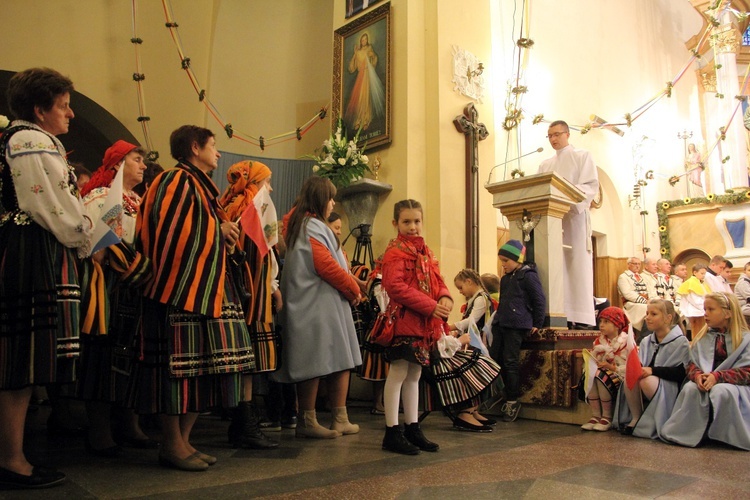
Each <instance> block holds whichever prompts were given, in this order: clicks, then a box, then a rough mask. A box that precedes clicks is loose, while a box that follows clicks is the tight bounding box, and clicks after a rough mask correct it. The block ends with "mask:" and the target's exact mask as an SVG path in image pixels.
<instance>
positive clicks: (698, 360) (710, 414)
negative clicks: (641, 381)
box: [659, 292, 750, 450]
mask: <svg viewBox="0 0 750 500" xmlns="http://www.w3.org/2000/svg"><path fill="white" fill-rule="evenodd" d="M704 307H705V309H706V326H705V327H704V328H703V329H702V330H701V331H699V332H697V333H696V334H695V336H694V338H693V340H692V342H691V343H690V363H689V364H688V367H687V378H688V379H689V382H687V383H686V384H685V385H684V386H683V387H682V390H681V391H680V395H679V396H678V397H677V402H676V403H675V405H674V410H673V411H672V416H671V417H669V420H667V422H666V423H665V424H664V426H663V427H662V431H661V434H660V435H659V437H661V438H662V439H663V440H664V441H668V442H672V443H676V444H680V445H682V446H691V447H695V446H698V445H699V444H700V443H701V442H702V441H703V440H704V439H705V438H709V439H713V440H715V441H721V442H723V443H726V444H728V445H731V446H736V447H737V448H741V449H743V450H750V418H748V415H750V332H748V328H747V324H746V323H745V318H744V316H743V315H742V310H741V309H740V305H739V302H738V301H737V297H735V296H734V295H733V294H731V293H727V292H719V293H710V294H708V295H706V297H705V301H704Z"/></svg>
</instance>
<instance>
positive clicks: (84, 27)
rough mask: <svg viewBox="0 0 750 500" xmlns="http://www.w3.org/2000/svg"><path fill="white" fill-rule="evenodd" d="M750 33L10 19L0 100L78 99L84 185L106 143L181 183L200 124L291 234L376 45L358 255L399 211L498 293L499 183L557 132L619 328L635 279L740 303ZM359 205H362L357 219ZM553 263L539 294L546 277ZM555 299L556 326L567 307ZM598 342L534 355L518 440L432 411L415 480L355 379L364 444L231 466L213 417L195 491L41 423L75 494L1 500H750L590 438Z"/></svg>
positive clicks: (696, 25) (505, 20)
mask: <svg viewBox="0 0 750 500" xmlns="http://www.w3.org/2000/svg"><path fill="white" fill-rule="evenodd" d="M368 3H369V5H368ZM353 5H356V6H357V7H356V8H353ZM748 14H750V0H731V1H726V0H627V1H623V0H619V1H606V2H605V1H602V0H569V1H566V2H559V1H557V2H556V1H552V0H436V1H419V0H375V1H373V0H370V1H369V2H367V1H366V0H365V2H361V1H359V2H357V1H354V2H352V1H351V0H315V1H309V0H308V1H304V2H300V1H299V0H160V1H157V0H132V1H126V0H109V1H105V2H101V1H94V0H83V1H81V0H78V1H73V0H65V1H50V0H3V1H2V2H1V3H0V19H2V20H3V21H5V22H4V23H3V25H4V37H3V38H4V43H3V46H4V50H2V51H0V90H2V91H3V94H4V93H5V88H6V86H7V83H8V80H9V79H10V77H11V76H12V75H13V74H14V73H15V72H17V71H20V70H23V69H26V68H30V67H50V68H54V69H56V70H58V71H60V72H61V73H62V74H64V75H66V76H68V77H69V78H70V79H71V80H72V81H73V82H74V85H75V89H76V92H75V93H74V95H73V96H72V99H71V107H72V109H73V111H74V112H75V114H76V117H75V118H74V119H73V121H72V122H71V126H70V132H69V133H68V134H66V135H63V136H61V138H60V139H61V141H62V142H63V144H64V145H65V147H66V149H67V150H68V152H69V158H68V159H69V160H70V161H76V162H79V163H82V164H84V165H85V166H86V167H87V168H89V169H90V170H92V171H93V170H95V169H96V168H97V167H98V166H99V164H100V162H101V158H102V155H103V153H104V150H105V149H106V148H107V147H109V146H110V145H111V144H112V143H114V142H115V141H116V140H118V139H125V140H127V141H130V142H132V143H134V144H139V145H141V146H143V147H144V148H145V149H146V150H147V151H151V152H155V153H152V159H155V160H156V161H158V162H159V163H160V164H161V165H162V166H163V167H164V168H171V166H172V164H173V163H174V162H173V160H172V159H171V158H170V156H169V135H170V133H171V131H172V130H174V129H176V128H177V127H179V126H181V125H184V124H195V125H199V126H203V127H207V128H209V129H211V130H213V131H214V132H215V134H216V142H217V148H218V150H219V151H220V152H221V154H222V158H221V161H220V168H219V170H218V171H217V172H215V173H214V181H215V182H216V184H217V185H218V186H219V188H222V187H223V186H226V180H225V179H223V177H224V176H225V172H226V168H228V167H229V166H230V165H232V163H234V162H235V161H238V160H240V159H245V158H253V159H261V160H262V161H263V162H265V163H267V164H268V165H269V166H270V167H271V169H272V170H273V172H274V174H273V175H274V196H278V197H279V198H278V199H276V198H275V199H274V201H275V203H276V205H277V209H278V212H279V217H281V215H282V214H284V213H285V212H286V211H287V210H288V209H289V208H290V207H291V204H292V202H293V201H294V198H295V196H296V193H297V191H298V190H299V187H300V185H301V184H302V182H303V181H304V180H305V179H306V178H308V177H309V176H311V175H314V172H313V170H314V168H313V167H314V165H316V162H315V161H312V160H310V158H309V157H310V155H315V154H317V152H318V151H319V150H320V148H321V145H322V144H323V143H324V141H326V140H327V139H329V138H330V137H331V134H332V133H333V132H332V131H334V130H335V127H336V124H337V119H338V118H339V117H343V116H344V114H345V113H346V112H347V111H346V105H347V101H348V100H349V99H350V95H349V94H348V93H350V92H351V89H350V88H349V87H350V86H351V80H350V78H351V76H349V75H347V73H350V72H351V70H348V66H349V59H350V58H351V55H350V51H351V50H352V49H351V47H352V46H353V44H354V43H355V42H357V43H358V41H360V40H361V37H362V33H363V32H366V33H367V34H368V36H369V38H370V40H369V41H370V43H371V44H372V45H373V47H375V51H376V53H377V57H378V60H379V63H382V64H381V66H380V69H379V71H380V72H381V73H380V79H382V85H383V88H382V92H383V95H382V99H383V101H382V103H380V104H381V105H382V110H380V111H379V112H376V111H375V110H374V111H373V117H372V123H371V124H368V126H365V125H364V124H363V123H361V122H359V121H357V122H356V123H355V122H352V123H349V122H347V124H348V125H350V128H351V129H352V130H356V129H357V128H358V127H356V126H355V125H359V127H361V128H362V129H363V130H364V135H363V140H364V141H366V142H364V143H361V145H362V147H363V148H364V152H365V153H366V154H367V156H368V158H369V162H370V171H368V172H367V173H366V174H365V175H364V179H357V180H355V181H354V182H353V183H352V184H351V185H350V186H348V187H344V188H343V189H341V190H340V193H339V197H338V198H337V208H336V210H337V211H338V210H339V209H340V208H341V207H343V209H341V210H340V212H341V216H342V218H343V219H344V228H345V231H344V235H346V234H350V236H352V237H350V238H347V240H346V241H344V248H345V250H346V252H347V254H348V255H350V256H352V255H354V256H356V257H357V259H358V260H359V257H360V254H364V260H366V259H367V257H368V251H369V258H370V259H373V258H375V257H377V256H378V255H380V254H381V253H382V252H383V251H384V249H385V247H386V245H387V243H388V241H389V240H390V239H391V238H393V237H394V236H395V235H396V233H395V230H394V228H393V226H392V224H391V222H392V218H393V214H392V210H391V207H392V206H393V204H394V203H395V202H396V201H398V200H402V199H407V198H410V199H415V200H419V201H420V202H421V203H422V206H423V207H424V229H423V235H424V236H425V240H426V241H427V243H428V244H429V246H430V248H431V249H432V250H433V251H434V253H435V255H436V257H437V258H438V259H439V261H440V266H441V269H442V272H443V274H444V278H445V281H446V283H447V284H448V285H449V287H450V289H451V292H452V293H453V295H454V297H460V294H459V292H458V291H457V290H456V288H455V286H454V285H453V277H454V276H455V275H456V274H457V273H458V272H459V271H460V270H461V269H463V268H466V267H471V268H474V269H476V270H477V271H478V272H479V273H480V274H482V273H496V274H501V273H502V269H501V267H500V264H499V261H498V258H497V253H498V248H499V247H500V246H501V245H502V244H504V243H505V242H507V241H508V240H509V239H511V238H515V239H523V238H524V237H525V236H526V234H527V233H530V231H526V230H525V229H523V228H522V227H521V226H522V224H521V222H522V220H521V219H522V217H523V216H524V213H523V210H522V209H523V208H524V206H522V205H523V203H520V204H519V203H518V200H517V199H516V200H511V201H515V202H516V203H515V205H514V206H515V208H514V209H513V210H509V211H506V210H504V209H503V208H502V207H501V206H500V205H502V204H503V203H504V202H503V203H500V201H499V200H501V198H502V196H503V195H502V194H498V192H499V191H498V190H499V189H500V188H498V187H497V186H500V185H504V183H507V182H509V181H516V182H525V181H524V179H525V178H533V175H534V174H536V173H537V169H538V167H539V165H540V163H541V162H542V161H543V160H545V159H547V158H549V157H552V156H554V154H555V151H554V149H553V148H552V147H551V146H550V143H549V141H548V139H547V134H548V127H549V125H550V123H551V122H553V121H555V120H565V121H566V122H567V123H568V125H569V127H570V143H571V144H572V145H574V146H575V147H576V148H581V149H584V150H587V151H589V152H590V153H591V156H592V157H593V159H594V162H595V164H596V170H597V174H598V179H599V192H598V194H597V195H596V197H595V199H594V200H593V201H592V202H591V208H590V214H591V218H590V229H591V236H590V237H591V247H592V249H593V252H592V266H593V281H594V283H593V289H594V296H595V297H600V298H606V299H608V300H609V302H610V303H611V304H612V305H617V306H619V305H621V297H620V295H619V292H618V289H617V278H618V276H619V275H620V274H621V273H623V272H624V271H625V270H626V269H627V260H628V259H629V258H630V257H638V258H639V259H644V258H652V259H659V258H665V259H668V260H670V261H671V262H672V263H678V262H679V263H684V264H686V265H687V266H688V269H689V268H690V267H691V266H692V265H693V264H696V263H704V264H708V262H709V260H710V259H711V257H712V256H714V255H723V256H724V257H725V258H726V259H728V260H729V261H731V262H732V263H733V265H734V268H733V271H732V275H731V279H730V282H731V283H732V284H733V283H734V282H736V281H737V279H738V278H739V276H740V275H741V274H742V271H743V267H744V265H745V263H746V262H750V231H748V230H746V226H747V224H748V222H750V220H749V217H750V203H749V202H750V186H749V183H748V153H749V152H750V140H749V136H748V130H749V129H750V109H748V107H749V104H750V101H748V99H747V98H748V96H750V31H748V25H749V24H750V17H748ZM347 70H348V71H347ZM373 78H375V77H373ZM746 111H747V112H748V114H747V115H746V113H745V112H746ZM0 114H2V115H9V110H8V107H7V104H6V103H5V102H4V100H3V102H0ZM745 116H748V118H745ZM746 124H747V128H746ZM368 129H369V131H368ZM222 168H223V169H224V170H223V172H222ZM493 186H495V187H493ZM362 192H365V193H366V194H368V195H369V198H368V199H367V201H366V202H356V201H351V198H352V197H353V196H355V195H357V194H360V193H362ZM360 205H367V207H366V208H365V209H364V211H365V212H366V213H364V214H363V213H361V212H359V210H360V209H362V207H361V206H360ZM526 208H530V206H528V207H526ZM530 210H531V212H530V213H528V214H527V215H529V216H530V217H532V218H533V216H534V215H535V214H534V213H533V212H534V209H533V208H530ZM565 210H566V211H567V208H566V209H565ZM560 217H562V215H560ZM363 225H364V226H366V227H367V229H366V230H364V231H363ZM545 227H547V226H545ZM540 229H541V226H540ZM368 231H369V232H368ZM558 236H559V235H558ZM363 243H364V248H363ZM535 247H536V252H537V254H538V255H541V254H542V253H543V252H546V251H547V250H549V248H547V250H545V249H543V248H542V245H541V243H538V244H537V245H535ZM550 248H551V247H550ZM556 251H558V252H560V253H559V256H558V257H545V261H544V265H546V266H547V267H546V268H545V269H544V276H545V277H546V279H553V278H554V275H556V274H559V269H557V268H556V266H558V265H560V263H561V262H560V259H561V258H562V257H561V256H562V253H561V251H562V250H561V249H560V248H557V249H556ZM558 278H559V277H558ZM559 279H560V280H561V278H559ZM557 283H559V281H558V282H557ZM547 284H549V283H547ZM548 290H549V293H550V294H553V295H555V296H556V297H557V299H556V300H558V302H559V303H561V302H560V301H562V300H563V297H562V290H561V289H559V288H555V286H552V285H550V288H548ZM552 302H553V303H554V300H553V301H552ZM458 303H459V301H457V304H458ZM557 312H562V311H557ZM453 316H454V317H453V319H454V320H456V319H459V318H460V313H459V312H458V307H456V308H455V310H454V312H453ZM595 338H596V332H595V331H591V330H583V331H579V330H567V329H565V328H564V325H563V327H562V328H549V329H544V330H542V331H540V332H539V333H538V334H537V335H535V336H533V337H530V338H528V339H527V341H526V342H525V343H524V347H523V349H524V351H523V353H524V354H523V358H522V362H523V364H522V373H523V376H524V377H525V380H526V382H525V384H526V385H525V386H524V388H525V391H526V393H525V395H524V399H522V400H521V401H522V402H523V403H524V406H523V410H522V412H521V415H520V418H519V420H517V421H516V422H512V423H502V422H501V423H498V425H497V427H496V428H495V430H494V431H493V432H492V433H488V434H486V435H484V434H473V433H461V432H455V431H453V430H451V426H450V421H449V420H448V419H447V418H445V417H444V416H443V415H440V414H439V412H433V413H432V414H430V415H429V416H427V418H426V419H425V420H424V422H423V426H424V427H425V429H426V430H429V432H430V436H432V437H434V438H435V439H436V440H439V441H440V443H441V451H440V452H439V453H435V454H431V453H422V454H421V455H420V456H418V457H406V456H396V455H388V454H386V453H384V452H382V451H381V449H380V441H379V440H380V436H381V434H382V427H383V421H382V417H380V416H376V415H371V414H370V413H369V406H370V402H369V400H368V398H370V397H371V395H370V392H369V391H370V387H369V386H367V385H366V384H364V383H363V382H362V381H361V380H359V379H358V378H357V377H356V376H354V375H353V376H352V381H351V385H350V400H351V401H352V409H351V410H350V414H351V416H352V421H357V422H358V423H359V424H360V425H361V426H362V429H363V430H362V432H361V433H360V434H358V435H356V436H347V437H344V438H343V439H337V440H330V441H327V440H326V441H321V442H313V441H315V440H301V439H295V438H294V436H293V433H289V431H287V430H283V431H281V432H279V433H270V434H272V438H273V439H275V440H278V441H279V442H280V444H281V446H280V447H279V449H278V450H274V451H268V452H265V451H263V452H259V451H254V450H235V449H232V448H230V447H229V446H228V445H226V443H225V439H224V436H225V432H226V430H225V428H226V425H227V424H226V422H225V421H223V420H222V419H221V418H220V417H219V416H217V415H210V416H205V417H201V418H200V419H199V422H198V424H197V426H196V436H197V437H196V440H197V441H199V442H200V443H201V444H203V445H204V447H205V448H206V449H208V450H211V451H212V452H213V454H215V455H217V456H218V457H219V459H220V464H219V465H218V466H217V467H215V468H213V469H212V470H210V471H209V472H207V473H205V474H184V473H180V472H176V471H165V470H162V469H160V468H158V467H157V466H156V465H155V463H154V460H153V457H152V456H151V455H149V454H147V453H146V452H145V451H142V450H139V451H137V452H132V453H129V454H128V455H126V456H125V457H124V458H120V459H100V458H93V457H90V456H87V455H86V454H85V453H84V450H83V446H82V445H83V443H82V442H79V441H76V440H74V439H72V438H58V439H46V438H45V425H44V422H45V420H46V416H47V413H48V411H49V410H48V408H46V407H44V406H39V407H38V408H35V409H34V411H33V412H31V413H30V414H29V418H28V426H27V427H28V428H27V437H28V439H27V440H28V442H29V443H30V444H29V445H28V446H30V447H33V448H34V449H35V450H36V451H37V453H38V454H39V455H40V457H41V458H44V459H45V460H47V461H49V462H51V463H54V464H56V465H57V466H59V467H60V468H62V467H64V468H65V471H66V473H67V474H68V483H67V484H66V485H65V486H63V487H61V488H56V489H54V490H50V491H47V492H44V491H40V492H33V493H29V492H27V491H24V492H9V491H3V492H0V498H36V497H39V498H42V496H44V497H45V498H139V497H155V498H178V497H180V498H182V497H185V496H190V497H195V498H205V497H214V498H248V497H253V498H255V497H268V498H303V497H304V498H456V497H464V496H466V497H468V496H471V497H474V498H541V497H545V496H551V495H554V496H557V497H560V498H594V497H601V496H602V495H607V496H608V497H614V498H632V497H647V498H655V497H657V496H665V497H673V498H747V497H748V494H750V476H749V475H748V474H747V463H748V462H747V456H746V455H745V454H744V453H745V452H743V451H740V450H737V449H734V448H731V447H729V446H726V445H722V444H718V443H708V444H706V445H704V446H702V447H700V448H697V449H693V448H682V447H679V446H674V445H668V444H665V443H662V442H659V441H658V440H657V441H650V440H646V439H633V438H630V437H625V436H621V435H620V434H619V433H617V432H614V431H613V432H608V433H582V432H581V431H580V424H582V423H583V422H585V421H586V419H587V418H588V413H587V407H586V405H585V404H583V403H581V402H580V401H577V398H576V394H575V386H576V384H577V382H578V379H579V378H580V372H581V366H582V365H581V352H580V351H581V349H582V348H587V347H588V346H590V345H591V342H592V341H593V340H594V339H595ZM325 418H326V417H324V419H325ZM301 441H302V442H301Z"/></svg>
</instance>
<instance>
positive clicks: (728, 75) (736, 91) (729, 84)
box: [711, 15, 748, 192]
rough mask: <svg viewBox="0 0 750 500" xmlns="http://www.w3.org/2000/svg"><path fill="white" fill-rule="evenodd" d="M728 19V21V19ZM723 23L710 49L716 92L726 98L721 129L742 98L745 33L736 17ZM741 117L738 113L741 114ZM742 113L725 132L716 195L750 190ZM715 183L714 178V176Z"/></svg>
mask: <svg viewBox="0 0 750 500" xmlns="http://www.w3.org/2000/svg"><path fill="white" fill-rule="evenodd" d="M727 17H729V19H727ZM722 21H724V22H725V24H722V25H721V26H719V27H717V28H714V29H713V33H712V35H711V46H712V47H713V49H714V59H715V62H716V68H717V69H716V91H717V93H719V94H721V95H722V96H723V98H719V99H717V105H718V112H719V113H718V115H719V116H720V117H722V118H721V119H722V123H721V125H720V126H721V127H723V126H725V125H726V120H728V119H729V117H730V116H731V115H732V112H733V110H734V108H735V106H736V105H737V100H736V99H735V96H738V95H740V86H739V80H738V75H737V51H738V50H739V46H740V40H741V39H742V33H740V30H739V28H738V27H737V24H736V22H735V19H734V16H733V15H730V16H725V18H724V19H722ZM738 113H739V112H738ZM741 117H742V115H741V113H740V114H738V115H737V116H735V117H734V119H733V120H732V123H731V124H730V125H729V128H728V129H727V130H726V131H724V134H725V135H726V139H724V140H723V141H721V143H720V147H721V158H722V159H723V158H726V157H727V156H728V157H729V160H727V161H726V163H724V164H722V163H721V161H719V163H718V165H717V166H718V167H719V169H720V171H721V172H722V174H723V176H722V179H721V181H722V183H723V186H722V187H723V189H722V190H721V191H719V190H718V189H716V187H718V186H714V191H715V192H723V190H724V189H730V188H739V187H747V185H748V179H747V159H746V156H747V153H746V149H747V146H746V142H747V141H746V138H745V136H746V133H745V128H744V125H743V123H742V119H741ZM714 179H715V176H714Z"/></svg>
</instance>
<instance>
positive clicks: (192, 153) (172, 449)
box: [133, 125, 255, 471]
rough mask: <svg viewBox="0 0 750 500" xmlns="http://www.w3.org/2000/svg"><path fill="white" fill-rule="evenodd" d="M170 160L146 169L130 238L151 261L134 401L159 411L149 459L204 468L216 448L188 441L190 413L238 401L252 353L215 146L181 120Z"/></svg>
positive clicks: (141, 408)
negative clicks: (150, 172) (217, 180)
mask: <svg viewBox="0 0 750 500" xmlns="http://www.w3.org/2000/svg"><path fill="white" fill-rule="evenodd" d="M170 148H171V153H172V156H173V157H174V158H175V159H176V160H177V161H178V164H177V165H176V166H175V168H173V169H172V170H168V171H165V172H163V173H161V174H160V175H159V176H157V177H156V179H154V182H153V184H152V185H151V187H150V188H149V189H148V191H146V198H145V199H144V200H143V202H142V204H141V209H140V213H139V217H138V222H137V229H136V233H137V239H136V248H137V249H138V250H139V251H140V252H141V253H143V254H144V255H145V256H147V257H148V258H150V259H151V261H152V262H153V263H154V280H153V281H152V282H151V283H150V284H149V286H148V287H147V288H146V289H145V292H144V295H145V299H144V305H143V325H142V328H141V333H140V338H139V341H140V342H139V345H138V346H137V349H138V351H137V352H138V353H139V360H138V363H137V364H136V373H135V376H134V379H135V383H136V389H135V393H134V398H133V399H134V403H135V407H136V410H137V411H138V412H139V413H159V414H160V415H161V421H162V429H163V440H162V446H161V449H160V451H159V462H160V463H161V464H162V465H164V466H169V467H174V468H177V469H180V470H185V471H204V470H206V469H207V468H208V466H209V465H211V464H213V463H216V458H215V457H212V456H210V455H206V454H204V453H201V452H199V451H198V450H196V449H195V448H194V447H193V446H192V445H191V443H190V433H191V430H192V428H193V425H194V424H195V421H196V419H197V417H198V413H199V412H201V411H204V410H205V409H206V408H208V407H209V406H213V405H215V404H217V403H218V400H219V397H220V398H221V403H222V404H223V405H224V407H226V408H232V407H236V406H237V405H238V404H239V402H240V399H241V398H240V393H241V387H242V385H241V377H242V374H243V373H247V372H248V371H250V370H252V369H254V367H255V359H254V356H253V348H252V344H251V342H250V336H249V334H248V331H247V325H246V323H245V315H244V313H243V310H242V305H241V304H240V302H241V299H240V296H239V294H238V292H237V289H236V287H235V283H234V274H233V267H239V266H240V265H242V262H240V261H236V260H235V261H232V260H231V259H233V257H235V254H236V253H237V252H236V251H235V248H234V247H235V244H236V243H237V238H238V237H239V228H238V226H237V224H236V223H234V222H231V221H230V220H229V219H228V218H227V216H226V214H225V213H224V211H223V210H222V209H221V207H220V206H219V201H218V197H219V192H218V188H217V187H216V185H215V184H214V183H213V181H212V180H211V179H210V178H209V176H208V174H209V173H210V172H211V171H213V170H214V169H216V167H217V166H218V159H219V156H220V154H219V152H218V151H217V149H216V141H215V139H214V134H213V132H211V131H210V130H208V129H205V128H201V127H196V126H192V125H185V126H183V127H180V128H178V129H177V130H175V131H174V132H172V135H171V137H170Z"/></svg>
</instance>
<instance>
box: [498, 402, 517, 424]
mask: <svg viewBox="0 0 750 500" xmlns="http://www.w3.org/2000/svg"><path fill="white" fill-rule="evenodd" d="M502 411H503V422H515V421H516V419H517V418H518V414H519V413H521V403H519V402H518V401H513V402H511V401H506V402H505V404H504V405H503V410H502Z"/></svg>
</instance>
